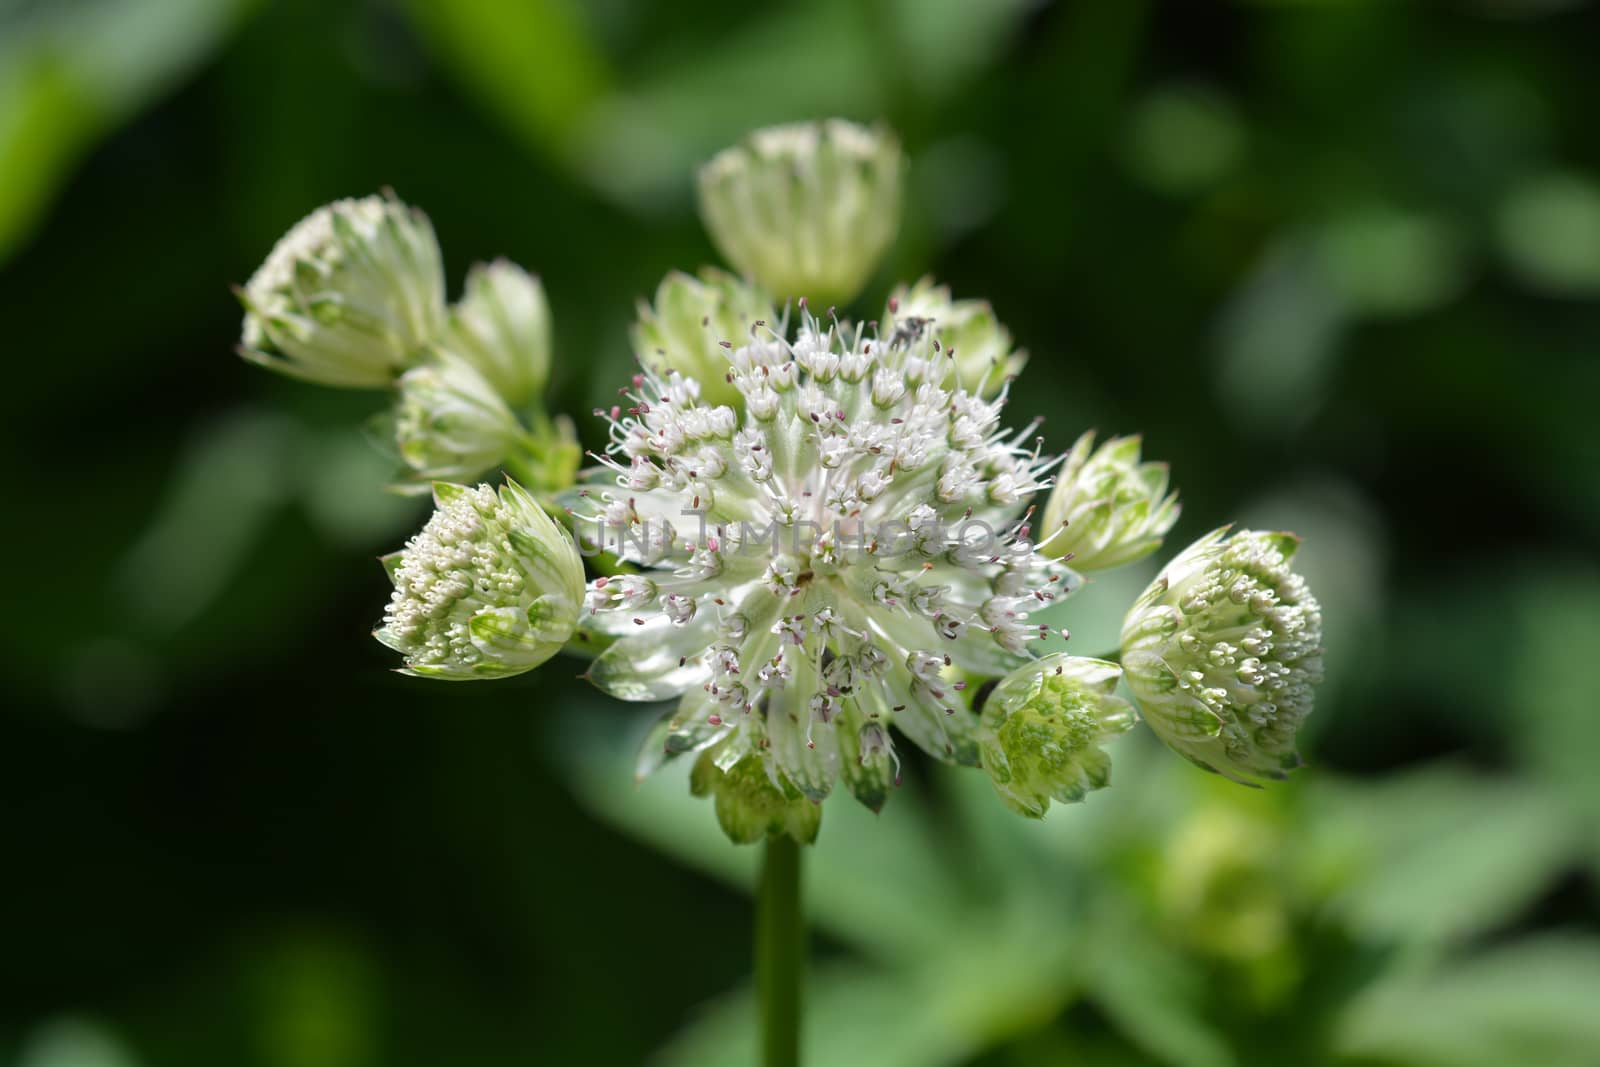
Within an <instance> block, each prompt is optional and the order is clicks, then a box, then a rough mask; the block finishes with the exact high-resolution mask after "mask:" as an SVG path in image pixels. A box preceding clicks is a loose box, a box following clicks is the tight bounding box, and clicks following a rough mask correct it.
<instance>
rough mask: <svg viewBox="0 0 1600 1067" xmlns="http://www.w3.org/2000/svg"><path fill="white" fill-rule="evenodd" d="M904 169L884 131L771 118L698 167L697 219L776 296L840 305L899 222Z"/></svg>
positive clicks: (850, 296)
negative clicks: (771, 122)
mask: <svg viewBox="0 0 1600 1067" xmlns="http://www.w3.org/2000/svg"><path fill="white" fill-rule="evenodd" d="M904 171H905V158H904V156H903V155H902V154H901V152H900V143H899V141H898V140H897V139H896V138H895V137H894V135H893V134H891V133H889V132H888V131H887V130H883V129H870V128H868V127H866V126H859V125H857V124H856V123H853V122H846V121H845V120H843V119H828V120H826V121H823V122H797V123H793V124H791V125H787V126H769V127H767V128H765V129H761V130H756V131H755V132H754V133H752V134H750V135H749V136H748V137H746V138H745V139H744V140H743V141H741V142H740V143H739V144H737V145H735V146H734V147H732V148H728V149H725V150H724V151H722V152H720V153H718V154H717V155H716V157H714V158H713V159H712V160H711V161H710V162H709V163H707V164H706V165H705V166H704V167H702V168H700V181H699V184H700V217H701V218H702V219H704V220H705V224H706V229H707V230H709V231H710V232H711V239H712V241H713V242H714V243H715V244H716V246H717V249H718V251H720V252H721V253H722V254H723V256H724V257H726V258H727V260H728V262H729V263H732V264H733V265H734V266H735V267H737V268H738V269H739V271H740V272H742V273H744V274H746V275H748V276H750V277H752V278H754V279H755V280H756V281H757V282H759V283H760V284H761V286H762V287H763V288H765V289H766V290H767V291H768V292H770V293H772V295H773V296H775V297H777V298H778V299H779V300H780V301H789V300H796V299H801V298H805V299H808V300H810V301H811V302H812V304H813V305H815V306H817V307H825V306H827V305H828V304H832V303H837V304H844V303H846V302H848V301H850V300H852V299H854V298H855V296H856V294H858V293H859V292H861V287H862V286H863V285H865V284H866V283H867V278H869V277H870V276H871V274H872V272H873V270H875V269H876V268H877V266H878V261H879V260H880V259H882V258H883V254H884V252H885V251H887V250H888V247H889V245H890V243H891V242H892V241H893V240H894V235H895V232H896V231H897V230H898V229H899V227H900V183H901V179H902V176H903V174H904Z"/></svg>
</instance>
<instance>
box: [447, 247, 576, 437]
mask: <svg viewBox="0 0 1600 1067" xmlns="http://www.w3.org/2000/svg"><path fill="white" fill-rule="evenodd" d="M441 343H442V344H443V346H444V347H446V348H448V349H449V350H450V351H452V352H454V353H455V354H456V355H458V356H460V357H461V358H462V359H464V360H466V361H467V362H468V363H471V364H472V365H473V366H474V367H476V368H477V369H478V373H479V374H482V375H483V377H484V379H485V380H486V381H487V382H488V383H489V384H490V385H491V386H493V388H494V391H495V392H497V393H499V394H500V396H501V398H502V399H504V400H505V402H506V403H507V404H509V405H511V406H512V407H515V408H520V407H522V406H523V405H525V404H527V403H528V402H529V401H530V400H533V399H534V398H535V397H537V396H538V395H539V394H540V393H542V392H543V391H544V386H545V382H546V381H548V380H549V378H550V306H549V304H548V303H547V302H546V301H545V297H544V287H543V286H542V285H540V284H539V279H538V278H535V277H534V276H533V275H531V274H529V273H528V272H527V271H525V270H523V269H522V268H521V267H519V266H517V265H516V264H515V263H511V262H509V261H507V260H503V259H500V260H496V261H495V262H493V263H489V264H483V263H479V264H477V265H476V266H474V267H473V268H472V269H471V270H470V271H468V272H467V285H466V292H465V294H464V295H463V296H462V297H461V299H460V300H459V301H458V302H457V303H456V305H455V306H454V307H452V308H451V309H450V324H449V327H448V329H447V330H446V333H445V336H444V339H443V341H442V342H441Z"/></svg>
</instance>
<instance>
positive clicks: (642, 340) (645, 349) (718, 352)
mask: <svg viewBox="0 0 1600 1067" xmlns="http://www.w3.org/2000/svg"><path fill="white" fill-rule="evenodd" d="M777 317H778V314H777V311H776V310H775V309H774V308H773V306H772V299H771V298H770V297H768V296H767V295H766V294H765V293H763V292H762V291H761V290H759V289H757V288H756V287H755V286H753V285H750V284H748V283H746V282H744V281H741V280H740V279H738V278H735V277H734V276H733V275H731V274H728V273H726V272H725V271H720V270H716V269H714V268H709V267H708V268H706V269H704V270H702V271H701V272H700V277H698V278H695V277H692V276H690V275H688V274H684V273H682V272H681V271H673V272H672V273H671V274H668V275H667V276H666V277H665V278H663V279H662V280H661V284H660V285H659V286H658V287H657V288H656V299H655V303H654V305H651V304H647V303H645V302H644V301H642V300H641V301H640V302H639V320H638V321H637V322H636V323H634V326H633V352H634V355H636V356H637V357H638V358H639V362H640V363H643V364H644V365H645V366H646V367H649V368H650V369H651V370H652V371H654V372H656V373H657V374H660V375H662V376H663V377H664V376H665V375H666V374H667V373H668V372H669V371H676V372H678V373H679V374H681V375H683V376H684V377H685V378H692V379H694V380H695V381H696V382H698V383H699V384H700V398H701V399H702V400H703V401H705V402H706V403H708V404H728V405H730V406H735V407H737V406H739V405H740V404H741V403H742V397H741V396H740V395H739V390H738V389H737V388H735V387H734V386H733V384H732V383H731V382H729V381H728V370H729V363H728V359H727V356H726V355H725V354H724V353H725V349H723V348H722V344H721V343H722V342H723V341H727V342H728V343H729V344H731V345H733V346H734V347H735V348H738V347H740V346H741V345H745V344H748V343H749V341H750V327H751V326H752V325H753V324H754V323H756V322H758V321H762V322H769V323H774V324H776V320H777Z"/></svg>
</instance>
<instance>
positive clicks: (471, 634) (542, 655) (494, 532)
mask: <svg viewBox="0 0 1600 1067" xmlns="http://www.w3.org/2000/svg"><path fill="white" fill-rule="evenodd" d="M434 500H435V502H436V504H437V508H436V510H435V511H434V513H433V517H432V518H430V519H429V520H428V523H427V525H426V526H424V527H423V529H422V532H421V533H419V534H417V535H416V536H415V537H413V538H412V539H411V540H410V541H409V542H407V544H406V547H405V548H404V549H402V550H401V551H399V552H396V553H394V554H393V555H391V556H388V557H385V559H384V563H385V565H386V566H387V567H388V569H389V577H390V579H391V580H392V581H393V582H394V595H393V596H392V597H391V598H390V600H389V609H388V611H387V613H386V614H385V615H384V619H383V626H382V628H381V629H379V630H378V631H377V632H376V633H375V634H374V636H375V637H377V639H378V640H379V641H381V642H383V643H384V644H385V645H388V646H389V647H390V648H392V649H394V650H395V651H396V652H399V653H400V654H401V655H403V656H404V657H405V667H404V668H403V670H404V672H405V673H406V674H415V675H420V676H422V677H426V678H443V679H449V680H473V679H484V678H504V677H507V676H509V675H513V674H521V673H522V672H523V671H527V670H532V669H533V668H534V667H537V666H539V664H541V663H543V662H544V661H545V660H547V659H549V658H550V657H551V656H553V655H555V653H556V652H558V651H559V650H560V649H561V646H562V645H563V644H565V643H566V642H567V640H568V639H569V638H571V637H572V634H573V631H574V629H575V628H576V626H577V622H578V612H579V609H580V608H581V606H582V604H583V561H582V560H581V559H579V557H578V552H577V549H576V548H575V547H574V546H573V544H572V541H571V539H570V538H569V537H568V536H567V533H566V531H564V530H563V529H562V528H561V527H560V526H558V525H557V524H556V523H555V521H554V520H552V519H551V518H550V516H548V515H546V514H545V513H544V511H543V510H541V509H540V507H539V505H538V504H536V503H535V502H534V500H533V498H532V497H531V496H529V495H528V494H527V493H526V492H525V491H523V489H522V488H521V487H520V486H517V485H515V484H508V485H505V486H503V487H501V489H500V491H499V492H498V493H497V492H495V490H494V489H492V488H490V487H489V486H487V485H480V486H478V487H477V488H475V489H469V488H467V487H466V486H461V485H450V484H448V483H445V482H440V483H437V484H436V485H435V486H434Z"/></svg>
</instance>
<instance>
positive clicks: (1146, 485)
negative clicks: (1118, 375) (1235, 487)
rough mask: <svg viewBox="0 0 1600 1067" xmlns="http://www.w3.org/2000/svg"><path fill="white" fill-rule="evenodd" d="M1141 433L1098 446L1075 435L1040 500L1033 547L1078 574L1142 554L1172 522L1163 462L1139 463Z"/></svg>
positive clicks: (1174, 497)
mask: <svg viewBox="0 0 1600 1067" xmlns="http://www.w3.org/2000/svg"><path fill="white" fill-rule="evenodd" d="M1139 446H1140V438H1139V437H1138V436H1133V437H1113V438H1111V439H1110V440H1109V441H1107V442H1106V443H1105V444H1103V445H1101V446H1100V447H1099V448H1098V449H1096V448H1095V447H1094V432H1093V431H1090V432H1088V433H1086V434H1084V435H1083V436H1082V437H1080V438H1078V440H1077V443H1076V444H1074V445H1073V446H1072V451H1071V452H1069V453H1068V454H1067V458H1066V460H1065V461H1064V462H1063V463H1062V465H1061V470H1060V471H1059V472H1058V473H1057V475H1056V484H1055V488H1054V489H1053V490H1051V492H1050V499H1049V500H1048V501H1046V503H1045V506H1044V521H1043V525H1042V527H1041V530H1040V535H1039V541H1040V543H1039V550H1040V551H1041V552H1044V553H1045V554H1046V555H1050V556H1054V557H1056V558H1057V559H1067V558H1068V557H1069V556H1070V559H1069V560H1068V562H1070V564H1071V566H1072V569H1073V570H1076V571H1081V572H1087V571H1097V570H1105V569H1107V568H1110V567H1120V566H1121V565H1122V564H1124V563H1132V562H1134V561H1136V560H1141V559H1143V558H1144V557H1146V556H1148V555H1149V554H1150V553H1152V552H1154V551H1155V550H1156V549H1157V548H1159V547H1160V545H1161V539H1162V538H1163V537H1165V536H1166V533H1167V531H1168V530H1170V529H1172V524H1173V523H1175V522H1177V521H1178V510H1179V508H1178V494H1177V493H1168V492H1167V481H1168V476H1167V465H1166V464H1165V463H1140V462H1139Z"/></svg>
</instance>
